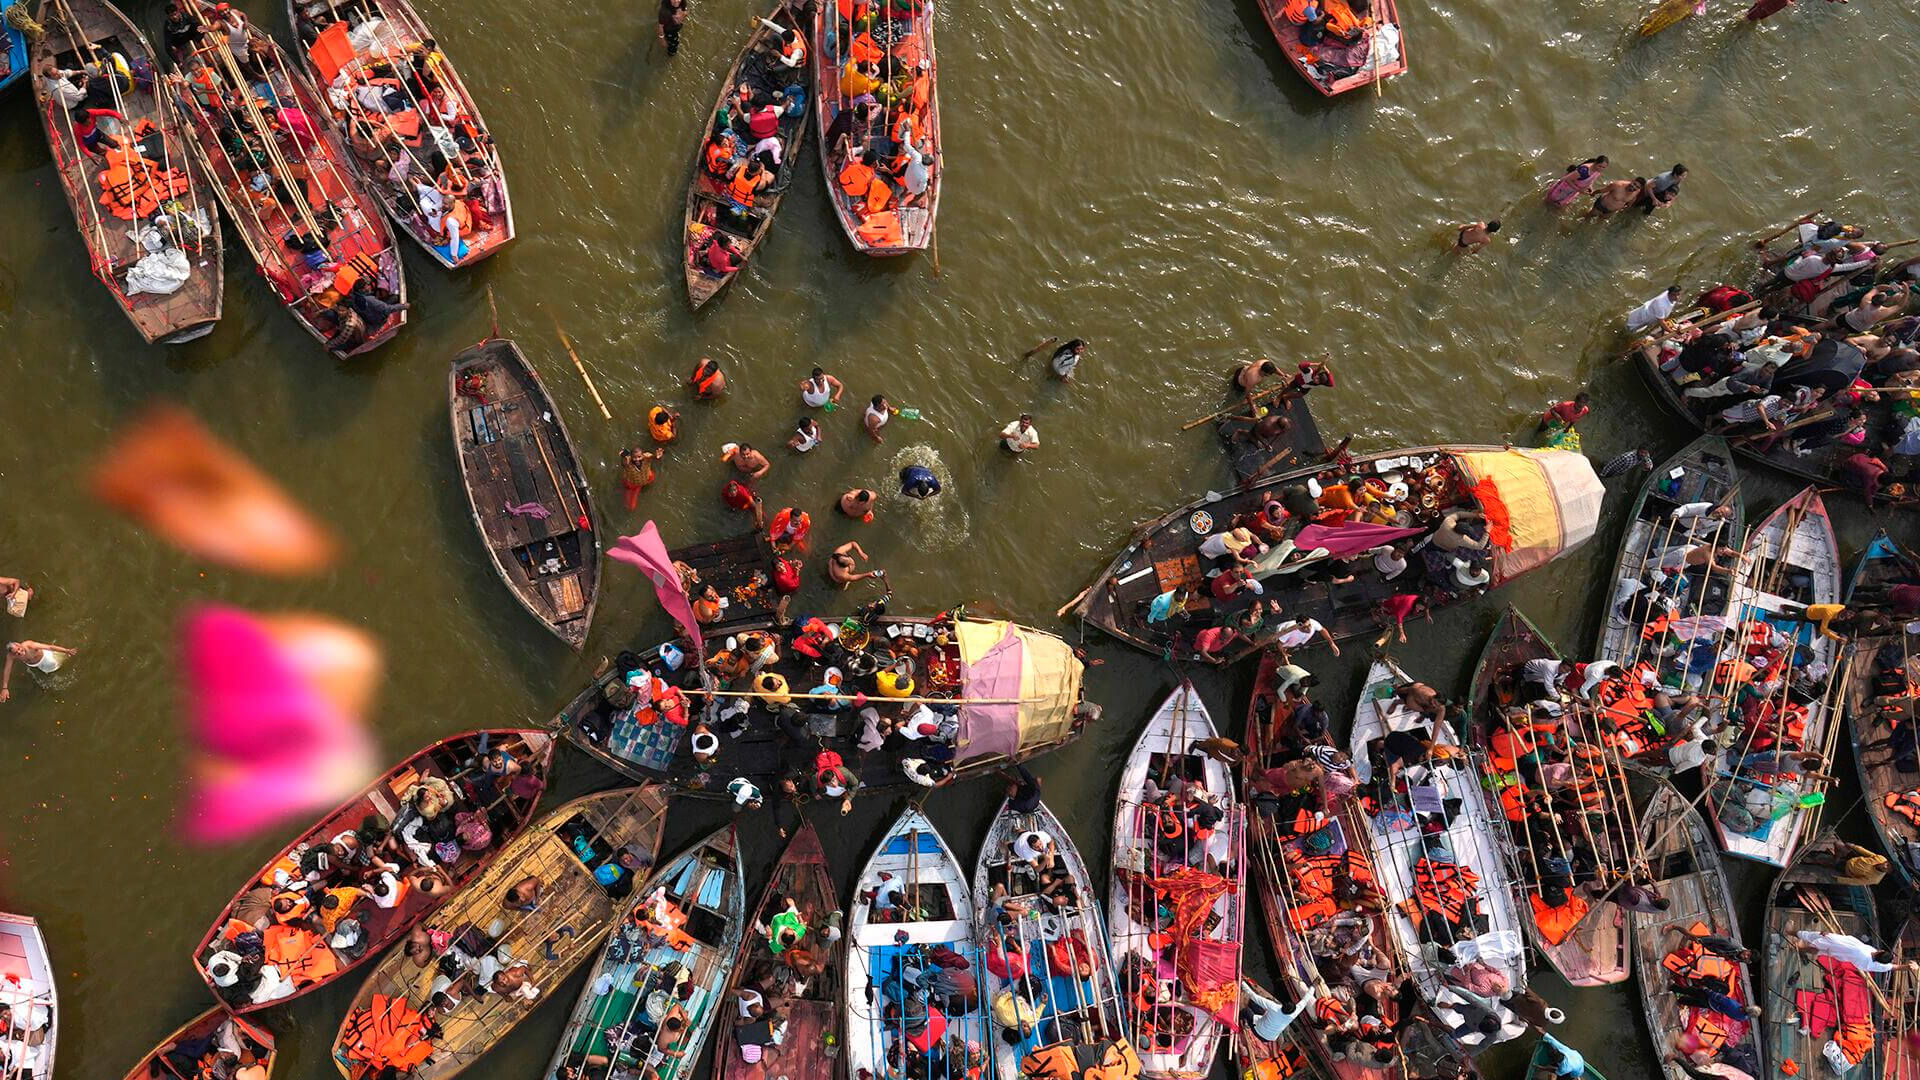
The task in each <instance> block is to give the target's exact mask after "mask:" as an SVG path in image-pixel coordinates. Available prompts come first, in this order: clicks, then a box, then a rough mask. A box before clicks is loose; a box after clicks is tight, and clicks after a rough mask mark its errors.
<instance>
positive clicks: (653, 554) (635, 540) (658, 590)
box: [607, 521, 707, 663]
mask: <svg viewBox="0 0 1920 1080" xmlns="http://www.w3.org/2000/svg"><path fill="white" fill-rule="evenodd" d="M607 554H608V555H610V556H612V557H613V558H615V559H618V560H620V561H621V562H623V563H630V564H632V565H634V566H637V567H639V568H640V572H641V573H643V574H645V575H647V577H648V578H649V579H650V580H651V581H652V582H653V592H654V595H656V596H658V597H659V598H660V606H661V607H663V608H666V609H667V614H669V615H671V616H673V621H674V622H677V623H679V624H680V628H681V629H682V630H685V631H686V632H687V636H688V637H690V638H692V639H693V655H694V656H695V657H696V658H698V659H699V660H700V661H701V662H703V663H704V662H705V661H706V658H707V648H706V642H705V640H703V639H702V638H701V637H700V623H699V621H698V620H696V619H695V618H694V617H693V605H692V604H691V603H689V602H688V601H687V593H686V590H684V589H682V588H681V587H680V574H679V572H678V571H676V570H675V569H674V568H673V556H671V555H668V554H667V545H665V544H663V543H661V542H660V530H659V529H656V528H654V525H653V522H651V521H649V522H647V523H646V524H645V525H643V526H641V527H640V533H639V535H637V536H623V537H621V538H620V539H618V540H616V541H614V544H613V547H611V548H609V549H608V550H607Z"/></svg>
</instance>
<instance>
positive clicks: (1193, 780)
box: [1107, 682, 1247, 1080]
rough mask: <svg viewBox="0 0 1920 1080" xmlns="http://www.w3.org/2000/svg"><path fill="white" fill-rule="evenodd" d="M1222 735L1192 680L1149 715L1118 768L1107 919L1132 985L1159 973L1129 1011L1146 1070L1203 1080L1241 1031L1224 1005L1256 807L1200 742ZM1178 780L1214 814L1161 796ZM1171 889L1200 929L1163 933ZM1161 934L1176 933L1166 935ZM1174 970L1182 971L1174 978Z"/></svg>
mask: <svg viewBox="0 0 1920 1080" xmlns="http://www.w3.org/2000/svg"><path fill="white" fill-rule="evenodd" d="M1219 734H1220V732H1219V730H1218V729H1217V728H1215V727H1214V724H1213V717H1212V716H1210V715H1208V713H1207V707H1206V704H1205V703H1204V702H1202V701H1201V700H1200V693H1199V691H1197V690H1195V689H1194V688H1193V684H1192V683H1186V682H1183V683H1181V684H1180V685H1179V686H1178V687H1175V688H1174V691H1173V693H1171V694H1169V695H1167V699H1166V700H1165V701H1163V702H1161V704H1160V708H1159V709H1158V710H1156V711H1155V712H1154V714H1153V716H1152V718H1151V719H1149V720H1148V721H1147V726H1146V728H1145V729H1144V730H1143V731H1141V732H1140V738H1139V739H1138V740H1137V741H1136V742H1135V743H1134V744H1133V750H1132V752H1131V753H1129V754H1128V755H1127V762H1126V765H1125V766H1124V767H1123V768H1122V769H1121V771H1120V801H1119V806H1118V808H1117V809H1116V810H1115V812H1114V815H1113V880H1112V883H1111V884H1110V885H1109V886H1108V889H1109V892H1108V899H1107V928H1108V931H1109V933H1110V935H1111V937H1112V941H1113V963H1114V967H1115V968H1117V969H1118V970H1119V972H1120V979H1121V985H1122V986H1123V987H1124V988H1125V992H1126V993H1127V994H1129V995H1131V994H1133V993H1134V992H1135V991H1136V990H1138V989H1139V988H1140V983H1141V982H1142V980H1143V979H1146V978H1148V977H1149V976H1150V977H1151V980H1152V984H1153V985H1152V987H1151V990H1152V997H1153V998H1154V1004H1153V1006H1152V1007H1151V1008H1150V1009H1144V1010H1142V1009H1135V1010H1133V1011H1132V1014H1131V1015H1129V1017H1128V1022H1129V1023H1130V1025H1131V1027H1130V1030H1129V1032H1128V1041H1129V1042H1131V1043H1132V1044H1133V1045H1134V1046H1135V1047H1136V1048H1137V1049H1138V1050H1139V1052H1140V1063H1141V1067H1142V1074H1143V1075H1146V1076H1151V1077H1169V1078H1175V1080H1199V1078H1200V1077H1204V1076H1206V1075H1207V1073H1208V1071H1209V1070H1211V1069H1212V1067H1213V1059H1214V1054H1215V1051H1216V1050H1218V1049H1219V1047H1220V1044H1221V1043H1222V1042H1225V1041H1227V1040H1228V1038H1229V1037H1230V1036H1231V1035H1232V1032H1231V1031H1230V1030H1228V1027H1227V1025H1225V1024H1222V1023H1221V1022H1220V1020H1219V1016H1220V1015H1229V1016H1231V1015H1233V1012H1234V1011H1235V1010H1236V1009H1237V1004H1236V1003H1237V1001H1238V994H1239V992H1240V982H1239V979H1240V975H1239V972H1240V949H1241V942H1242V940H1243V939H1242V935H1243V933H1244V922H1245V919H1246V905H1245V903H1244V900H1245V889H1246V880H1247V864H1246V858H1245V848H1244V843H1245V840H1246V818H1245V814H1244V812H1243V811H1242V810H1241V808H1240V800H1239V797H1238V796H1237V795H1236V794H1235V793H1234V790H1233V776H1232V774H1231V773H1229V772H1228V771H1227V766H1226V765H1225V764H1223V763H1222V762H1220V761H1219V760H1217V759H1215V758H1211V757H1208V756H1207V755H1205V754H1202V753H1200V752H1198V751H1196V750H1194V749H1193V744H1194V743H1196V742H1198V741H1201V740H1204V739H1211V738H1216V737H1218V736H1219ZM1175 780H1179V781H1181V782H1183V783H1185V784H1187V785H1190V787H1189V788H1188V789H1187V790H1189V791H1198V792H1200V793H1203V795H1202V797H1203V798H1204V805H1202V806H1201V807H1200V809H1201V810H1203V811H1204V812H1205V813H1206V816H1205V817H1195V816H1194V815H1193V813H1192V812H1191V810H1190V809H1189V808H1187V807H1181V808H1178V809H1175V808H1172V807H1170V806H1169V805H1168V804H1166V803H1163V802H1162V801H1161V800H1160V799H1159V797H1158V792H1160V791H1163V790H1166V789H1167V788H1170V787H1172V786H1174V781H1175ZM1149 781H1151V782H1152V783H1153V785H1154V788H1153V791H1152V792H1151V793H1150V792H1149V790H1148V783H1149ZM1209 807H1210V808H1211V809H1210V810H1209V809H1208V808H1209ZM1208 817H1213V818H1216V819H1217V820H1213V821H1211V822H1208V820H1207V818H1208ZM1172 829H1178V830H1179V834H1178V835H1179V841H1180V843H1181V845H1182V846H1181V850H1178V851H1167V850H1163V849H1162V847H1161V844H1160V840H1161V837H1162V834H1163V832H1164V831H1168V830H1172ZM1203 829H1204V832H1203V831H1202V830H1203ZM1196 844H1198V845H1202V846H1203V850H1197V849H1196V847H1195V845H1196ZM1169 889H1172V890H1176V891H1177V893H1178V901H1177V907H1176V910H1175V912H1174V924H1175V926H1176V927H1177V926H1180V925H1189V926H1191V927H1192V928H1193V929H1192V931H1191V932H1190V933H1182V932H1180V931H1178V930H1176V931H1174V932H1171V933H1169V934H1166V935H1163V934H1162V932H1161V930H1162V927H1161V925H1160V924H1159V921H1158V919H1157V917H1156V916H1155V898H1156V896H1159V897H1162V898H1166V897H1167V896H1168V890H1169ZM1163 937H1167V938H1171V939H1172V940H1170V941H1165V942H1164V943H1163V941H1162V940H1161V939H1162V938H1163ZM1168 971H1173V972H1177V973H1178V974H1177V975H1175V976H1172V977H1168V976H1166V975H1164V973H1165V972H1168ZM1228 975H1231V978H1230V979H1229V978H1228ZM1223 997H1224V1000H1222V999H1223Z"/></svg>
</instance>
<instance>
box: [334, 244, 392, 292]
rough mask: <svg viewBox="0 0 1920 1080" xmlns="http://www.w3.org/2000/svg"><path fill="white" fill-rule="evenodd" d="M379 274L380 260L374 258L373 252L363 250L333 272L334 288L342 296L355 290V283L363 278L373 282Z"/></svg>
mask: <svg viewBox="0 0 1920 1080" xmlns="http://www.w3.org/2000/svg"><path fill="white" fill-rule="evenodd" d="M379 275H380V260H378V259H376V258H374V257H373V255H372V254H371V253H369V252H365V251H362V252H359V253H357V254H356V255H354V257H353V258H351V259H348V260H347V261H346V262H343V263H341V264H340V268H339V269H338V270H335V271H334V272H333V289H334V291H335V292H337V293H339V294H340V295H341V296H345V295H347V294H348V293H350V292H352V291H353V287H354V285H356V284H358V283H359V281H360V279H361V278H365V279H367V281H368V282H369V283H371V282H372V281H374V280H375V279H376V278H378V277H379Z"/></svg>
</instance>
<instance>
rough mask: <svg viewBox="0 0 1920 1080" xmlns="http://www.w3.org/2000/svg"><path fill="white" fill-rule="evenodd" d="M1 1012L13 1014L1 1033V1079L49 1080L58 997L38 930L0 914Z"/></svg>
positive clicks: (23, 918) (56, 1033) (32, 923)
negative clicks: (10, 1022)
mask: <svg viewBox="0 0 1920 1080" xmlns="http://www.w3.org/2000/svg"><path fill="white" fill-rule="evenodd" d="M0 1008H5V1009H8V1010H10V1011H11V1013H12V1015H13V1022H12V1025H11V1030H10V1031H0V1076H6V1077H9V1078H11V1077H19V1078H20V1080H50V1078H51V1077H52V1076H53V1052H54V1050H55V1049H56V1048H57V1046H58V1044H59V1042H60V995H59V993H58V991H57V990H56V988H55V986H54V975H53V962H52V961H51V960H50V959H48V956H47V939H46V937H45V936H43V935H42V934H41V933H40V924H39V923H38V922H37V921H35V920H34V919H33V918H31V917H29V916H26V915H13V914H9V913H7V912H4V911H0Z"/></svg>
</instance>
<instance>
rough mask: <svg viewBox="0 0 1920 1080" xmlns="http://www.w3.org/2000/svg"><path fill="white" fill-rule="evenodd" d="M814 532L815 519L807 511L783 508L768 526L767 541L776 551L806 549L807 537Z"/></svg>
mask: <svg viewBox="0 0 1920 1080" xmlns="http://www.w3.org/2000/svg"><path fill="white" fill-rule="evenodd" d="M812 531H813V519H812V518H811V517H809V516H807V512H806V511H805V510H795V509H794V508H793V507H791V506H783V507H781V508H780V512H779V513H777V514H775V515H773V521H772V522H771V523H770V524H769V525H768V526H767V540H768V542H769V543H771V544H773V546H774V547H775V548H776V549H779V548H784V547H786V546H789V545H791V546H794V547H799V548H805V547H806V546H807V535H808V534H809V533H811V532H812Z"/></svg>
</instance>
